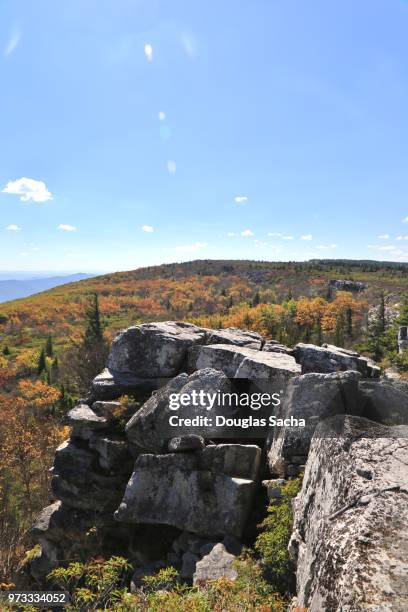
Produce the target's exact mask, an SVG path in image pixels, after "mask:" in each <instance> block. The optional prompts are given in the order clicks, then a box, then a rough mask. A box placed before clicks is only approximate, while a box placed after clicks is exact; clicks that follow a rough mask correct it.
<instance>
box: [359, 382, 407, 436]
mask: <svg viewBox="0 0 408 612" xmlns="http://www.w3.org/2000/svg"><path fill="white" fill-rule="evenodd" d="M360 395H361V401H362V405H363V410H362V416H364V417H366V418H368V419H370V420H372V421H376V422H378V423H383V424H384V425H408V383H407V382H404V381H388V380H384V381H383V380H382V381H378V382H377V381H371V380H364V381H362V382H361V384H360Z"/></svg>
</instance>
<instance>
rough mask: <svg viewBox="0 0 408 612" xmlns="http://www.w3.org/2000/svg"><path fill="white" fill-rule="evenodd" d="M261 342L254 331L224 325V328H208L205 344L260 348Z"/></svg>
mask: <svg viewBox="0 0 408 612" xmlns="http://www.w3.org/2000/svg"><path fill="white" fill-rule="evenodd" d="M262 342H263V340H262V336H261V335H260V334H257V333H256V332H250V331H243V330H242V329H237V328H236V327H226V328H225V329H208V330H207V339H206V342H205V344H233V345H234V346H247V347H248V348H253V349H256V350H260V349H261V347H262Z"/></svg>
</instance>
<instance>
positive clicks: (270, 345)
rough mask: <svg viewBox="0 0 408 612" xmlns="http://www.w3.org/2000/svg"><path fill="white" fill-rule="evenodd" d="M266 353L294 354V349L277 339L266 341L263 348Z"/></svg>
mask: <svg viewBox="0 0 408 612" xmlns="http://www.w3.org/2000/svg"><path fill="white" fill-rule="evenodd" d="M262 350H263V351H265V352H266V353H284V354H285V355H291V356H293V349H291V348H289V347H287V346H285V345H284V344H280V343H279V342H276V341H273V342H271V341H269V342H265V345H264V347H263V349H262Z"/></svg>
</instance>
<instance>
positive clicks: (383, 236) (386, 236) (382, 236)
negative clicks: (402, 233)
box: [377, 234, 398, 240]
mask: <svg viewBox="0 0 408 612" xmlns="http://www.w3.org/2000/svg"><path fill="white" fill-rule="evenodd" d="M389 237H390V235H389V234H380V235H379V236H377V238H378V239H379V240H388V238H389ZM397 240H398V238H397Z"/></svg>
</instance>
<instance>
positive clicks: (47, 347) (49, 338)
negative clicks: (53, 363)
mask: <svg viewBox="0 0 408 612" xmlns="http://www.w3.org/2000/svg"><path fill="white" fill-rule="evenodd" d="M45 354H46V356H47V357H53V356H54V347H53V344H52V336H51V334H48V336H47V340H46V343H45Z"/></svg>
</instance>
